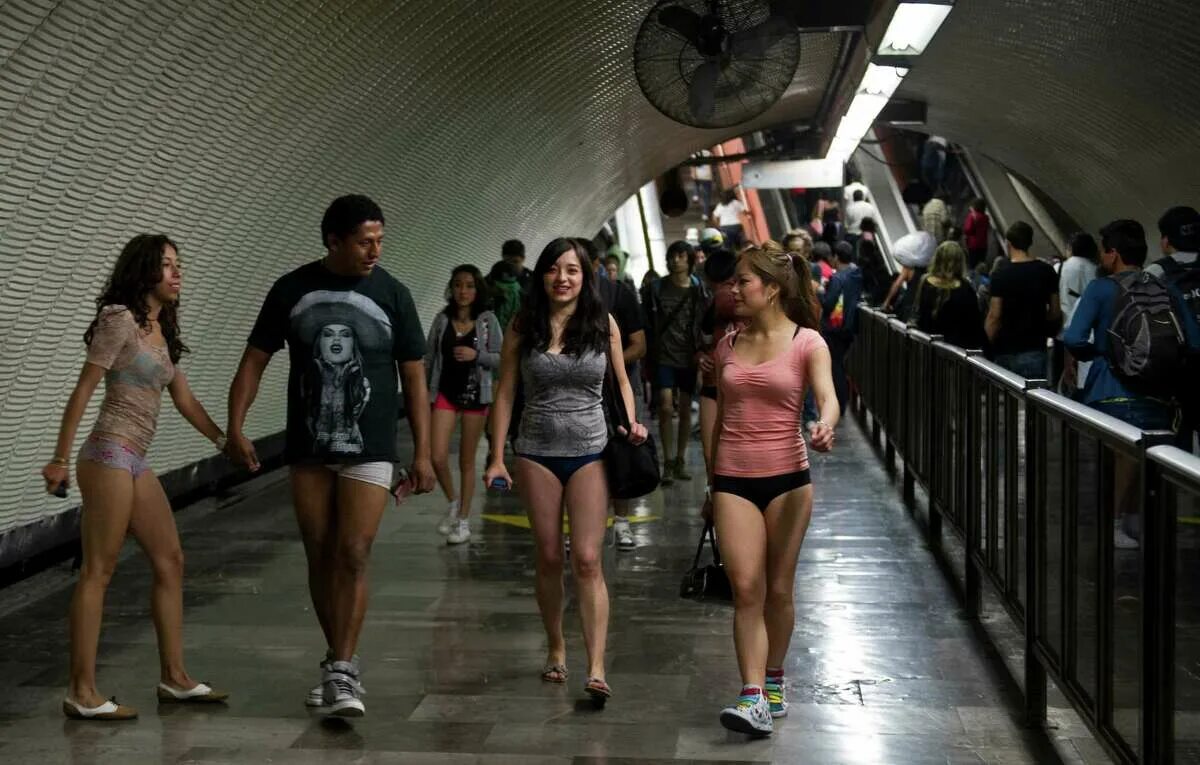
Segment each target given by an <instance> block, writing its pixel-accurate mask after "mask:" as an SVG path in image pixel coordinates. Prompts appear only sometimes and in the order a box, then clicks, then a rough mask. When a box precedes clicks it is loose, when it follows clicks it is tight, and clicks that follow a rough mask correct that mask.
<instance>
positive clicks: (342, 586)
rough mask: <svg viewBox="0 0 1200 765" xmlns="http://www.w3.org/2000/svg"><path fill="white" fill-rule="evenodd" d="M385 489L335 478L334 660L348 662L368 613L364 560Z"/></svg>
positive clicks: (380, 515) (376, 527) (379, 516)
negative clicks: (336, 518) (336, 520)
mask: <svg viewBox="0 0 1200 765" xmlns="http://www.w3.org/2000/svg"><path fill="white" fill-rule="evenodd" d="M387 497H388V490H387V489H386V488H384V487H382V486H376V485H375V484H372V483H367V482H365V481H357V480H355V479H353V478H342V477H340V476H339V477H338V479H337V510H336V513H337V517H338V526H337V542H336V545H335V546H334V551H333V568H332V571H331V572H330V573H331V574H332V580H333V581H332V588H331V591H330V597H331V599H332V600H331V603H330V605H331V612H332V614H333V643H331V644H330V647H331V648H332V649H333V659H334V661H350V660H351V659H352V658H353V657H354V650H355V649H356V648H357V647H358V636H359V633H360V632H362V624H363V619H365V618H366V615H367V561H368V560H369V559H370V557H371V545H372V544H373V543H374V542H375V535H376V534H377V533H378V532H379V522H380V521H381V520H383V511H384V509H386V507H387Z"/></svg>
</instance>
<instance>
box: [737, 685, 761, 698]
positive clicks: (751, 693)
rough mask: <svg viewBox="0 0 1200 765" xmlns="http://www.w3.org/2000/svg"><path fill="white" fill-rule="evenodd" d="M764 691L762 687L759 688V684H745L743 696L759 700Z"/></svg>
mask: <svg viewBox="0 0 1200 765" xmlns="http://www.w3.org/2000/svg"><path fill="white" fill-rule="evenodd" d="M762 692H763V691H762V688H759V687H758V686H757V685H743V686H742V693H741V698H743V699H750V700H752V701H757V700H758V697H759V696H761V695H762Z"/></svg>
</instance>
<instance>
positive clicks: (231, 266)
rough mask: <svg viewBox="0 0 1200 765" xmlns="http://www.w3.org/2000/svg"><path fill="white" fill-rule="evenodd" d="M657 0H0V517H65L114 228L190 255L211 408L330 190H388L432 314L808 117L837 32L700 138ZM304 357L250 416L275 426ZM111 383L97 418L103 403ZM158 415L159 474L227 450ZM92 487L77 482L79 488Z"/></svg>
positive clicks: (392, 242) (424, 309) (195, 367)
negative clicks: (749, 142) (762, 109)
mask: <svg viewBox="0 0 1200 765" xmlns="http://www.w3.org/2000/svg"><path fill="white" fill-rule="evenodd" d="M652 5H653V2H651V1H649V0H637V1H634V0H607V1H596V0H592V1H585V0H570V1H567V0H558V1H556V2H544V1H539V2H534V1H533V0H415V1H414V2H403V3H400V2H383V1H376V2H365V1H364V2H313V1H312V0H309V1H296V0H255V1H251V0H241V1H236V0H235V1H233V2H223V1H221V2H218V1H216V0H212V1H209V2H202V1H196V2H184V1H183V0H153V1H149V0H148V1H146V2H111V1H109V0H63V1H61V2H60V1H58V0H9V1H8V2H5V3H3V4H0V114H2V115H3V116H2V121H0V125H3V128H2V129H0V179H2V183H0V443H3V444H6V445H7V446H6V447H5V448H4V450H3V451H2V452H0V475H2V476H3V479H0V532H2V531H4V530H5V529H10V528H13V527H15V526H19V525H23V524H25V523H28V522H30V521H33V520H36V519H38V518H40V517H44V516H48V515H51V514H54V513H57V512H60V511H61V510H62V509H64V507H65V506H66V505H68V504H74V502H71V503H64V502H63V501H61V500H56V499H51V498H47V497H46V495H45V494H44V493H43V491H42V486H41V480H40V477H39V476H38V470H39V469H40V467H41V465H42V464H44V463H45V461H46V459H47V458H48V457H49V456H50V455H51V451H52V449H53V442H54V439H55V437H56V434H57V428H58V418H59V416H60V415H61V413H62V410H63V406H64V405H65V402H66V399H67V396H68V395H69V393H70V390H71V387H72V385H73V383H74V380H75V376H76V375H77V374H78V371H79V368H80V365H81V364H82V361H83V345H82V342H81V336H82V333H83V331H84V329H85V328H86V326H87V324H88V322H89V321H90V319H91V318H92V316H93V312H94V308H93V306H92V301H93V300H94V298H95V296H96V295H97V294H98V293H99V291H100V289H101V287H102V285H103V282H104V280H105V278H106V276H107V272H108V269H109V268H110V266H111V264H112V262H113V260H114V259H115V257H116V254H117V252H118V251H119V249H120V247H121V245H122V244H123V243H124V242H125V241H126V240H127V239H128V238H129V237H130V236H132V235H133V234H135V233H138V232H142V231H163V232H166V233H168V234H169V235H171V236H172V237H173V238H175V239H176V241H178V242H179V244H180V248H181V255H182V259H183V261H184V263H185V264H186V272H185V277H184V292H183V307H182V316H183V322H184V324H183V326H184V337H185V339H186V341H187V342H188V344H189V345H190V346H191V348H192V349H193V350H194V353H193V354H192V355H191V356H189V357H187V358H186V360H185V362H184V370H185V371H186V373H187V374H188V377H189V379H190V381H191V383H192V387H193V388H194V389H195V390H196V392H197V395H198V396H199V398H200V399H201V401H202V402H204V403H205V404H206V405H207V407H208V408H209V411H210V412H211V413H212V414H213V415H214V417H215V419H217V421H218V422H221V423H223V422H224V419H225V417H224V408H225V396H226V391H227V386H228V383H229V380H230V378H231V376H232V374H233V372H234V368H235V366H236V364H237V361H238V358H239V357H240V354H241V351H242V348H243V347H244V339H245V337H246V335H247V333H248V331H249V328H250V324H251V322H252V321H253V319H254V316H255V315H256V312H257V310H258V307H259V305H260V302H261V300H262V298H263V296H264V295H265V293H266V290H267V288H268V287H269V285H270V284H271V282H272V281H273V280H274V279H275V278H276V277H277V276H279V275H281V274H282V273H284V272H286V271H288V270H290V269H291V268H293V267H295V266H297V265H299V264H301V263H304V262H306V261H308V260H311V259H312V258H314V257H317V256H319V255H320V254H321V245H320V237H319V233H318V231H319V221H320V216H321V213H322V211H323V210H324V208H325V206H326V205H327V204H328V202H329V201H330V200H331V199H332V198H333V197H335V196H337V195H339V194H342V193H347V192H361V193H367V194H370V195H372V196H374V197H376V198H377V200H378V201H379V202H380V203H381V205H382V206H383V208H384V211H385V215H386V216H387V218H388V226H387V244H386V246H385V252H384V258H385V265H386V266H387V267H388V268H389V270H391V271H392V272H393V273H394V274H396V275H397V276H398V277H399V278H400V279H401V280H402V281H404V282H406V283H407V284H409V285H410V287H412V288H413V292H414V295H415V296H416V298H417V302H418V309H419V311H420V313H421V316H422V319H423V321H426V322H427V321H428V320H429V317H430V316H431V315H432V314H433V312H434V311H435V310H436V309H437V308H438V306H439V304H440V303H441V293H442V287H443V285H444V283H445V279H446V277H447V275H448V271H449V268H450V267H451V266H452V265H454V264H456V263H459V262H474V263H476V264H478V265H480V266H484V267H486V266H488V265H490V263H491V262H493V261H494V260H495V259H496V258H497V255H498V251H499V244H500V242H501V241H503V240H504V239H507V238H510V237H518V238H521V239H524V240H525V241H526V242H527V243H528V245H529V246H530V249H531V250H533V252H534V253H536V251H537V249H539V248H540V246H541V245H542V244H543V243H544V242H545V241H547V240H548V239H549V238H551V237H552V236H555V235H560V234H581V233H582V234H589V233H591V232H593V231H595V230H596V229H597V228H598V227H599V225H600V224H601V222H602V221H603V220H604V219H605V218H606V217H607V216H608V215H610V214H611V212H612V211H613V209H614V208H615V207H616V206H617V205H618V204H620V202H621V201H623V200H624V199H625V198H627V197H628V195H629V194H630V193H632V191H633V190H634V189H635V188H637V187H638V186H639V185H640V184H641V183H643V182H644V181H645V180H646V179H647V178H649V177H651V176H653V175H655V174H656V173H658V172H661V171H662V170H664V169H665V168H667V167H670V166H672V165H673V164H675V163H676V162H677V161H679V160H680V159H682V158H684V157H686V156H687V155H688V154H690V153H692V152H693V151H695V150H697V149H699V148H702V147H705V146H711V145H713V144H714V143H716V142H718V141H720V140H723V139H724V138H727V137H731V136H733V135H737V134H741V133H745V132H746V131H747V130H749V129H753V128H755V127H756V126H757V125H768V124H779V123H783V122H790V121H795V120H807V119H810V118H811V117H812V116H813V115H814V113H815V112H816V110H817V108H818V104H819V103H820V101H821V97H822V94H823V92H824V90H825V87H826V84H827V82H828V80H829V78H830V73H831V71H832V69H833V67H834V62H835V59H836V56H837V51H838V46H839V43H840V40H841V37H840V36H839V35H834V34H806V35H805V36H804V38H803V50H802V53H801V63H800V67H799V69H798V71H797V74H796V78H795V80H794V82H793V84H792V87H791V89H790V90H789V93H788V95H787V96H786V97H785V99H784V100H782V101H781V102H780V103H779V104H777V105H776V106H775V107H774V108H772V109H771V110H770V111H769V112H768V113H767V114H765V115H763V116H762V117H761V118H760V119H759V120H757V121H756V122H755V123H752V124H750V125H742V126H738V127H737V128H734V129H730V130H726V131H705V130H697V129H692V128H687V127H684V126H681V125H678V124H676V123H674V122H671V121H670V120H668V119H667V118H665V117H663V116H662V115H660V114H659V113H658V112H656V111H655V110H654V109H653V108H652V107H651V106H650V105H649V104H648V103H647V102H646V100H645V99H644V98H643V96H642V95H641V92H640V91H639V89H638V87H637V84H636V81H635V79H634V74H633V62H632V48H633V41H634V38H635V35H636V32H637V28H638V25H639V24H640V23H641V21H642V19H643V17H644V16H645V15H646V13H647V11H648V10H649V9H650V7H652ZM285 372H286V363H285V361H284V360H283V359H280V360H277V361H276V362H275V363H274V364H272V366H271V368H270V369H269V370H268V373H267V376H266V378H265V379H264V381H263V386H262V392H261V393H260V396H259V399H258V401H257V403H256V404H255V406H254V409H253V411H252V414H251V418H250V421H249V423H248V430H249V432H250V435H252V436H255V437H257V436H262V435H265V434H268V433H272V432H275V431H278V430H280V429H281V427H282V421H283V404H284V388H285V382H284V381H285ZM99 398H100V392H99V391H98V392H97V395H96V396H95V397H94V400H93V402H92V407H91V409H90V410H89V412H88V414H87V415H86V416H85V417H84V420H83V423H82V425H81V428H80V438H82V437H83V436H86V434H87V432H88V430H89V428H90V426H91V422H92V421H93V419H94V416H95V411H96V407H97V404H98V401H99ZM169 409H170V405H169V399H168V401H166V402H165V403H164V413H163V416H162V419H161V423H160V430H159V435H158V437H157V439H156V441H155V443H154V446H153V449H152V451H151V464H152V465H153V467H154V468H155V469H156V470H159V471H160V472H161V471H163V470H167V469H171V468H175V467H179V466H182V465H185V464H189V463H191V462H193V461H195V460H197V459H200V458H202V457H207V456H208V455H210V454H211V447H210V446H209V445H208V444H207V442H205V441H204V439H203V438H202V437H200V436H199V435H198V434H196V433H195V432H194V431H192V430H191V429H190V427H188V426H187V425H185V424H184V423H183V421H182V419H181V418H180V417H178V415H176V414H174V413H173V412H170V411H167V410H169ZM75 499H77V496H76V497H75Z"/></svg>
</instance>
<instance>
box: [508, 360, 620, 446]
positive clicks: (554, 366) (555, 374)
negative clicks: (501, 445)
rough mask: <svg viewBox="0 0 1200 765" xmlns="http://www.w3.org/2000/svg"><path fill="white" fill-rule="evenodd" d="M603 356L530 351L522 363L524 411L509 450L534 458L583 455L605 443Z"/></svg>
mask: <svg viewBox="0 0 1200 765" xmlns="http://www.w3.org/2000/svg"><path fill="white" fill-rule="evenodd" d="M607 366H608V357H607V356H605V355H604V354H602V353H596V352H595V351H586V352H584V353H583V354H582V355H581V356H568V355H566V354H560V353H541V352H538V351H531V352H530V353H529V355H528V356H526V357H525V358H524V359H523V360H522V361H521V382H522V384H523V385H524V386H525V411H524V412H523V413H522V414H521V428H520V430H519V431H518V435H517V441H516V443H515V444H514V447H515V449H516V451H517V453H518V454H529V455H534V456H537V457H584V456H587V455H589V454H599V453H600V452H602V451H604V447H605V445H607V444H608V426H607V424H606V423H605V420H604V408H603V404H602V402H601V396H602V395H603V389H604V373H605V371H606V368H607Z"/></svg>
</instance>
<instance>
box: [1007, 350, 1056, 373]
mask: <svg viewBox="0 0 1200 765" xmlns="http://www.w3.org/2000/svg"><path fill="white" fill-rule="evenodd" d="M1048 361H1049V358H1048V357H1047V355H1046V352H1045V351H1022V352H1020V353H1002V354H1000V355H998V356H996V363H997V364H999V365H1000V366H1002V367H1004V368H1005V369H1007V370H1008V371H1010V372H1012V373H1013V374H1016V375H1021V377H1024V378H1025V379H1026V380H1045V379H1047V378H1046V375H1047V374H1049V370H1048V368H1047V362H1048Z"/></svg>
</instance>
